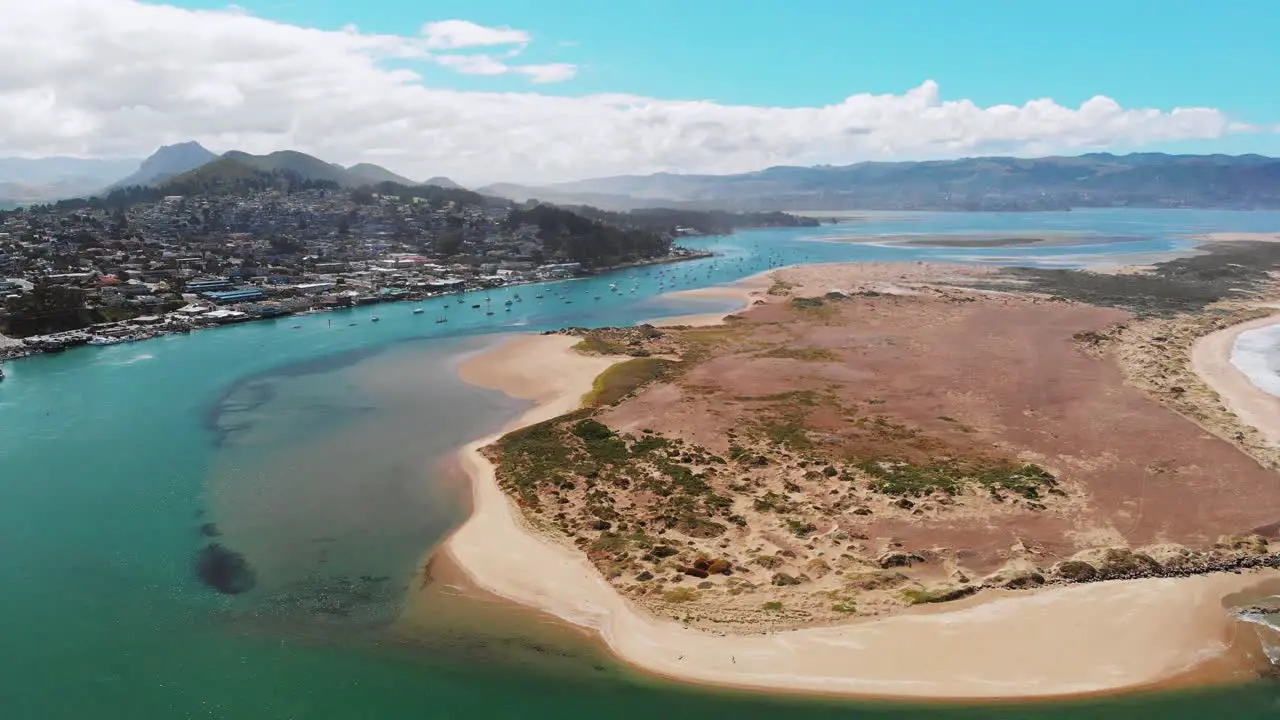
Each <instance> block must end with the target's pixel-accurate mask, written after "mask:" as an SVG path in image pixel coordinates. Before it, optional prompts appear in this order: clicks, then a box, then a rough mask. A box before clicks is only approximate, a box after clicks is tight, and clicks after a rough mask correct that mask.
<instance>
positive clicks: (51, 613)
mask: <svg viewBox="0 0 1280 720" xmlns="http://www.w3.org/2000/svg"><path fill="white" fill-rule="evenodd" d="M1211 230H1212V231H1229V230H1234V231H1258V232H1262V231H1277V230H1280V213H1229V212H1193V211H1161V212H1153V211H1081V212H1074V213H1038V214H925V215H916V216H888V215H875V216H871V217H869V218H868V219H867V220H865V221H864V222H863V223H862V224H859V225H856V226H855V225H842V226H837V227H835V228H832V227H823V228H821V229H786V230H758V231H749V232H743V233H739V234H737V235H734V236H731V237H727V238H713V239H706V240H700V241H698V242H697V243H696V244H697V245H699V246H701V247H706V248H709V249H712V250H715V251H716V252H717V253H719V254H720V255H719V257H717V258H714V259H709V260H700V261H694V262H689V263H683V264H679V265H672V266H665V267H654V268H645V269H638V270H635V271H628V272H626V273H622V274H620V275H616V276H613V277H600V278H592V279H588V280H576V281H569V282H564V283H558V284H554V285H541V286H527V287H522V288H518V289H514V290H510V291H497V292H493V293H490V294H489V301H488V302H486V300H485V294H484V293H471V294H469V295H467V296H466V297H465V298H464V303H462V304H458V303H457V302H456V301H455V300H454V299H442V300H434V301H429V302H425V303H421V307H423V308H424V310H425V312H424V313H423V314H422V315H416V316H415V315H412V314H411V313H410V308H411V307H412V306H410V305H407V304H399V305H383V306H377V307H372V308H359V309H354V310H350V311H344V312H338V313H331V314H323V315H314V316H307V317H301V318H285V319H281V320H279V321H273V322H264V323H255V324H248V325H240V326H235V327H229V328H222V329H218V330H211V331H204V332H199V333H193V334H192V335H190V336H172V337H166V338H161V339H158V340H154V341H149V342H146V343H140V344H134V345H121V346H112V347H106V348H87V347H86V348H79V349H74V350H71V351H68V352H67V353H65V354H62V355H53V356H44V357H37V358H29V359H25V360H22V361H17V362H11V363H6V366H5V369H6V372H7V374H8V375H9V378H8V379H7V380H6V381H5V382H4V383H3V384H0V540H3V547H4V549H5V557H4V560H3V562H0V582H2V583H3V588H4V592H5V595H4V597H5V602H4V604H3V606H2V607H3V612H2V613H0V642H2V643H3V646H2V647H3V652H0V708H3V710H2V711H0V712H2V713H3V714H2V715H0V716H2V717H5V718H10V717H12V718H22V719H25V718H36V719H44V718H50V719H57V720H61V719H62V718H152V717H154V718H169V717H207V718H247V719H249V718H367V717H392V716H395V717H415V718H449V717H456V718H464V717H465V718H472V717H504V718H505V717H521V718H525V717H528V718H542V717H547V718H550V717H652V716H654V715H655V714H660V715H664V716H667V717H703V718H705V717H720V716H734V717H770V718H776V717H779V716H784V717H857V718H865V717H954V718H972V717H1007V718H1013V717H1046V718H1048V717H1053V718H1057V717H1115V718H1121V717H1124V718H1132V717H1205V716H1208V715H1213V716H1216V717H1230V718H1250V717H1270V716H1273V715H1274V714H1275V713H1276V712H1277V711H1280V705H1278V704H1277V703H1278V702H1280V694H1277V692H1276V690H1275V689H1274V688H1273V687H1272V686H1271V685H1268V684H1256V685H1253V686H1249V687H1243V688H1233V689H1225V690H1213V691H1197V692H1191V693H1173V694H1170V693H1162V694H1153V695H1138V696H1131V697H1125V698H1116V699H1108V700H1104V701H1090V702H1069V703H1055V704H1042V705H1031V706H1026V705H1008V706H995V707H982V708H966V707H954V706H932V707H923V708H919V707H907V706H902V705H882V704H869V703H865V702H864V703H848V702H840V703H832V702H819V701H812V700H799V699H779V698H767V697H762V696H753V695H742V694H727V693H722V692H711V691H706V690H695V689H689V688H683V687H678V686H672V685H669V684H660V683H656V682H653V681H647V680H637V679H634V678H631V677H630V676H629V675H628V674H627V673H625V672H622V671H619V670H618V669H617V668H616V667H614V666H612V665H611V664H609V663H601V662H600V661H599V660H598V659H596V658H593V657H590V656H589V654H583V655H581V656H580V657H578V656H574V655H573V654H572V653H570V657H569V658H568V660H567V668H568V669H564V668H561V669H559V670H550V669H547V668H542V667H539V666H537V665H534V664H531V663H530V662H526V661H523V660H504V659H503V655H504V653H503V652H502V648H501V647H497V646H496V645H495V643H496V641H491V640H488V639H470V640H469V639H468V638H466V637H453V636H450V637H442V638H439V639H437V640H435V641H432V640H430V639H427V640H424V645H414V644H406V643H404V642H403V641H401V640H399V639H398V638H397V637H395V636H393V635H392V633H390V631H389V630H388V627H387V626H388V623H389V622H390V620H391V619H392V618H393V617H394V616H395V613H396V610H397V609H398V602H399V600H400V598H401V597H402V594H403V591H404V589H405V587H406V584H407V583H408V582H409V580H410V579H411V578H412V576H413V574H414V571H415V570H416V569H417V567H418V563H419V562H420V560H421V556H422V553H423V551H425V550H426V549H427V548H428V547H430V546H431V545H433V544H434V543H435V542H437V541H438V540H439V539H440V538H442V537H443V536H444V535H445V534H446V533H447V532H448V530H449V528H451V527H453V526H454V525H455V524H456V523H457V522H459V521H460V520H461V519H462V518H463V517H464V516H465V511H466V510H465V502H464V498H465V488H461V487H459V485H458V481H457V478H456V477H455V476H453V475H452V474H451V473H450V472H449V470H448V467H447V464H445V461H446V460H447V458H448V457H449V455H450V454H451V450H452V448H455V447H456V446H457V445H458V444H460V443H461V442H463V441H465V440H467V439H469V438H473V437H477V436H479V435H481V434H484V433H486V432H489V431H491V430H493V429H494V428H496V427H497V426H499V425H500V424H501V423H502V422H504V421H505V420H506V419H508V418H510V417H512V416H514V414H516V413H517V412H519V410H520V409H521V407H523V405H522V404H521V403H517V402H513V401H511V400H509V399H506V398H504V397H501V396H498V395H496V394H494V393H491V392H486V391H482V390H478V389H476V388H469V387H466V386H464V385H462V384H461V383H459V382H458V381H457V379H456V377H455V376H454V372H453V368H454V366H455V365H456V363H457V362H458V359H459V358H460V357H462V356H464V355H465V354H467V353H471V352H476V351H477V350H479V349H482V348H484V347H486V346H488V345H489V344H490V343H492V342H493V341H494V340H495V339H496V337H497V334H499V333H503V332H512V331H521V330H537V329H543V328H552V327H561V326H564V325H600V324H624V323H633V322H638V321H641V320H644V319H648V318H653V317H658V316H665V315H671V314H675V313H678V312H689V311H694V312H701V311H708V310H716V309H721V308H723V307H724V305H723V304H719V303H713V302H700V303H689V302H678V301H674V300H671V299H669V298H661V297H659V295H660V294H661V292H662V291H666V290H671V289H687V288H692V287H700V286H705V285H709V284H716V283H721V282H728V281H731V280H734V279H738V278H740V277H743V276H746V275H750V274H753V273H755V272H758V271H760V270H763V269H767V268H768V267H770V266H776V265H785V264H792V263H798V262H818V261H835V260H922V259H936V260H947V259H961V258H970V259H985V260H987V261H992V262H1010V261H1013V262H1019V263H1023V264H1034V263H1051V264H1056V263H1061V262H1066V263H1073V262H1079V261H1080V257H1079V256H1081V255H1090V256H1100V255H1108V256H1126V255H1133V254H1142V253H1152V252H1165V251H1169V250H1176V249H1179V248H1182V247H1185V245H1186V241H1185V240H1182V239H1180V237H1179V236H1180V235H1181V234H1185V233H1195V232H1204V231H1211ZM833 231H834V232H858V233H868V234H882V233H968V232H980V231H999V232H1007V231H1018V232H1029V233H1030V232H1036V231H1040V232H1050V231H1053V232H1059V231H1071V232H1089V233H1093V234H1094V235H1096V236H1097V239H1096V240H1086V241H1082V242H1080V243H1077V244H1073V245H1071V246H1067V247H1034V248H1030V249H1014V248H990V249H982V250H975V249H971V248H965V249H940V248H901V247H883V246H868V245H854V244H841V243H830V242H813V241H812V240H813V239H814V238H816V237H821V236H825V235H830V234H831V233H832V232H833ZM632 276H634V277H632ZM610 283H617V284H618V287H619V289H620V290H621V292H619V293H614V292H611V291H610V289H609V285H610ZM659 283H661V286H660V285H659ZM637 285H638V289H637V292H636V293H635V294H631V293H630V292H629V290H630V288H631V287H633V286H637ZM517 292H518V293H519V295H520V298H521V300H520V301H519V302H517V301H515V299H514V298H515V294H516V293H517ZM537 294H542V295H543V298H542V299H541V300H539V299H538V298H536V297H535V296H536V295H537ZM558 295H565V296H566V297H567V298H568V299H570V300H571V301H572V302H571V303H565V302H564V300H563V299H562V298H561V297H558ZM597 296H598V297H600V299H599V300H595V299H594V298H596V297H597ZM508 299H510V300H512V305H511V306H510V307H511V311H510V312H507V310H506V308H507V307H508V306H506V305H505V304H504V303H505V301H506V300H508ZM473 304H480V305H481V306H482V308H481V309H480V310H473V309H472V308H471V305H473ZM486 306H487V307H490V308H492V310H493V312H494V315H492V316H489V315H485V314H484V312H485V311H484V308H485V307H486ZM446 307H447V309H446ZM375 314H376V315H379V316H380V317H381V322H379V323H376V324H375V323H370V322H368V320H369V318H370V317H371V316H372V315H375ZM440 317H447V318H448V319H449V322H447V323H436V322H434V320H435V319H437V318H440ZM353 322H354V323H355V325H354V326H353V325H350V323H353ZM295 325H296V326H298V327H297V329H294V326H295ZM205 523H215V524H216V525H217V528H218V531H219V532H220V533H221V535H220V537H219V538H218V540H219V541H221V542H223V543H225V544H226V545H227V546H228V547H232V548H233V549H236V550H238V551H240V552H243V553H244V554H245V556H246V557H247V558H248V559H249V561H250V562H251V563H252V564H253V566H254V569H255V571H256V574H257V578H258V585H257V586H256V587H255V588H254V590H253V591H252V592H250V593H248V594H246V595H243V596H236V597H227V596H220V595H217V594H214V593H212V592H211V591H209V590H207V589H206V588H204V587H203V586H202V585H201V584H200V583H198V582H197V581H196V580H195V579H194V577H193V574H192V572H191V562H192V557H193V555H194V554H195V552H196V551H198V550H199V548H201V547H202V546H203V545H204V543H205V542H207V539H206V538H204V537H202V535H201V531H200V528H201V525H203V524H205ZM362 578H364V579H362ZM353 587H355V589H354V590H353V589H352V588H353ZM334 597H339V600H341V602H340V603H339V605H340V607H337V608H336V610H335V608H334V607H331V606H329V605H326V603H330V602H332V601H333V598H334ZM321 606H323V607H325V608H327V609H326V610H325V611H323V612H318V611H317V607H321ZM331 610H333V612H330V611H331ZM499 644H500V643H499ZM491 645H492V647H491ZM922 651H927V649H922ZM979 651H980V650H979ZM550 664H551V663H548V665H550Z"/></svg>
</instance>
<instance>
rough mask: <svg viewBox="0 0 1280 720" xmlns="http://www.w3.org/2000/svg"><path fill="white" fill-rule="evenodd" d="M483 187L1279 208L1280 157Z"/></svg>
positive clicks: (838, 204) (568, 193)
mask: <svg viewBox="0 0 1280 720" xmlns="http://www.w3.org/2000/svg"><path fill="white" fill-rule="evenodd" d="M479 190H480V192H483V193H487V194H492V195H497V196H499V197H506V198H509V199H513V200H527V199H530V198H536V199H539V200H544V201H547V202H553V203H558V204H588V205H594V206H596V207H601V208H606V209H618V210H627V209H633V208H637V207H653V206H655V205H662V206H666V207H688V208H699V209H730V210H1062V209H1069V208H1078V207H1126V206H1133V207H1198V208H1235V209H1246V210H1247V209H1260V208H1280V159H1276V158H1270V157H1264V156H1261V155H1238V156H1231V155H1166V154H1163V153H1135V154H1131V155H1112V154H1109V153H1091V154H1087V155H1081V156H1078V157H1045V158H1034V159H1022V158H1012V157H981V158H966V159H962V160H940V161H931V162H863V163H857V164H854V165H845V166H816V167H792V166H780V167H772V168H768V169H765V170H760V171H757V172H750V173H742V174H737V175H678V174H672V173H658V174H655V175H624V176H617V177H607V178H598V179H594V180H584V181H579V182H570V183H558V184H553V185H547V186H542V187H532V186H522V185H512V184H498V185H490V186H488V187H484V188H480V189H479Z"/></svg>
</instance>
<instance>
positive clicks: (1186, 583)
mask: <svg viewBox="0 0 1280 720" xmlns="http://www.w3.org/2000/svg"><path fill="white" fill-rule="evenodd" d="M575 342H576V339H575V338H571V337H565V336H558V335H550V336H526V337H520V338H517V339H516V340H514V341H512V342H511V344H508V345H504V346H503V347H501V348H498V349H497V350H494V351H491V352H490V353H487V354H484V355H480V356H477V357H474V358H472V359H471V360H470V361H468V362H467V363H465V364H464V365H463V367H462V368H461V369H460V374H461V375H462V377H463V379H465V380H467V381H468V382H471V383H473V384H476V385H480V386H483V387H489V388H493V389H498V390H501V391H503V392H506V393H508V394H510V395H513V396H515V397H521V398H524V399H529V400H534V401H535V402H538V403H539V404H538V406H536V407H535V408H533V409H531V410H530V411H528V412H527V413H525V414H524V415H523V416H522V417H521V418H520V419H519V420H517V421H516V422H515V423H513V424H512V425H511V426H509V427H507V428H505V429H504V430H503V431H502V433H497V434H494V435H491V436H489V437H486V438H483V439H481V440H477V441H476V442H473V443H469V444H468V445H466V446H465V447H464V448H463V449H462V451H461V461H462V464H463V467H464V469H465V470H466V472H467V474H468V475H469V476H470V477H471V479H472V482H473V488H472V492H473V501H474V508H473V515H472V517H471V518H469V519H468V520H467V521H466V523H464V524H463V525H462V526H461V527H460V528H459V529H458V530H457V531H456V532H455V533H454V535H452V536H451V537H450V538H449V539H448V540H447V541H446V542H445V544H444V550H445V552H447V553H448V554H449V555H450V557H451V558H452V560H453V561H454V562H456V564H457V566H458V567H459V568H460V569H461V570H462V571H463V572H464V573H465V574H466V575H467V577H468V578H469V579H470V580H471V581H472V582H474V583H475V584H476V585H477V586H478V587H480V588H481V589H484V590H486V591H488V592H491V593H493V594H495V595H498V596H500V597H503V598H506V599H508V600H511V601H514V602H516V603H520V604H523V605H526V606H530V607H532V608H534V609H537V610H540V611H543V612H546V613H549V614H551V615H554V616H557V617H559V618H562V619H564V620H567V621H569V622H571V623H573V624H575V625H578V626H581V627H585V628H588V629H590V630H593V631H595V632H596V633H598V634H599V635H600V636H601V638H602V639H603V641H604V643H605V644H606V645H607V646H608V648H609V649H610V650H611V651H612V652H613V653H614V654H615V655H616V656H618V657H619V658H620V659H621V660H623V661H625V662H626V663H628V664H630V665H632V666H634V667H636V668H637V669H640V670H643V671H646V672H649V673H652V674H655V675H659V676H663V677H668V678H672V679H676V680H680V681H685V682H694V683H707V684H713V685H723V686H734V687H740V688H751V689H757V690H769V691H788V692H795V691H799V692H811V693H832V694H841V695H854V696H864V697H866V696H882V697H886V696H887V697H899V698H915V699H925V698H928V699H991V698H1001V699H1009V698H1023V699H1030V698H1046V697H1060V696H1065V695H1080V694H1092V693H1100V692H1116V691H1122V690H1130V689H1138V688H1142V687H1150V686H1152V685H1153V684H1159V683H1164V682H1173V681H1175V680H1176V679H1177V678H1179V677H1183V676H1186V675H1187V674H1188V673H1191V674H1194V675H1195V682H1208V681H1214V680H1217V681H1222V680H1226V679H1229V678H1232V677H1236V676H1235V675H1232V672H1235V671H1238V670H1239V666H1238V665H1235V666H1232V665H1231V663H1225V664H1223V660H1224V658H1225V657H1226V656H1228V655H1229V654H1230V653H1231V652H1232V651H1233V650H1234V649H1237V648H1236V645H1235V643H1234V642H1233V641H1229V640H1228V638H1230V637H1232V628H1233V623H1232V621H1231V620H1230V618H1229V617H1228V614H1227V613H1226V612H1225V611H1224V609H1223V607H1222V604H1221V600H1222V598H1224V597H1225V596H1226V595H1228V594H1230V593H1233V592H1239V591H1242V590H1245V589H1247V588H1249V587H1252V586H1254V585H1257V584H1258V583H1260V582H1261V581H1263V580H1264V579H1267V578H1271V577H1275V575H1274V574H1270V573H1256V574H1246V575H1234V574H1220V575H1209V576H1199V577H1192V578H1182V579H1176V580H1174V579H1150V580H1135V581H1119V582H1107V583H1095V584H1089V585H1080V586H1069V587H1059V588H1053V589H1048V590H1044V591H1039V592H1022V593H1000V594H997V593H990V594H989V595H990V597H991V599H990V600H989V601H986V602H981V603H976V604H974V605H972V606H966V607H963V608H960V609H951V608H947V609H941V608H939V609H937V610H935V611H933V612H928V613H912V614H903V615H897V616H893V617H890V618H887V619H876V620H870V621H863V622H859V623H856V624H850V625H841V626H831V627H814V628H806V629H800V630H790V631H784V632H777V633H772V634H767V635H745V636H726V635H717V634H713V633H708V632H703V631H698V630H692V629H687V628H685V627H682V626H681V625H680V624H679V623H676V622H674V621H670V620H665V619H660V618H657V617H654V616H652V615H650V614H649V613H647V612H646V611H645V610H643V609H641V608H639V607H637V606H635V605H634V604H632V603H631V602H629V601H628V600H627V599H626V598H624V597H623V596H622V595H620V594H618V593H617V592H616V591H615V590H614V589H613V587H612V586H611V585H609V583H608V582H607V581H605V579H604V578H602V577H601V576H600V575H599V574H598V572H597V571H596V569H595V568H594V567H593V566H591V564H590V563H589V562H588V561H587V559H586V558H585V557H584V556H582V555H581V553H579V552H578V551H577V550H576V549H575V548H572V547H569V546H567V545H562V544H560V543H558V542H556V541H554V540H552V539H550V538H548V537H546V536H543V535H540V534H538V533H537V532H536V531H535V530H533V529H531V528H530V527H529V525H528V521H527V520H526V519H525V518H524V517H523V515H522V514H521V512H520V511H519V509H518V508H516V507H515V505H514V504H513V503H512V502H511V501H510V500H509V498H508V497H507V495H506V494H505V492H503V490H502V489H501V488H500V487H499V486H498V484H497V481H496V477H495V474H494V467H493V465H492V464H491V463H489V461H488V460H487V459H486V458H485V457H484V456H483V455H482V454H481V453H480V450H481V448H483V447H484V446H486V445H488V444H490V443H492V442H493V441H495V440H496V439H498V438H499V437H501V435H502V434H503V433H505V432H509V431H511V430H513V429H515V428H518V427H522V426H525V425H529V424H532V423H536V422H540V421H542V420H546V419H550V418H552V417H556V416H558V415H560V414H563V413H565V412H569V411H572V410H574V409H577V407H578V405H579V402H580V398H581V396H582V395H584V394H585V393H586V392H587V391H589V390H590V388H591V385H592V382H593V380H594V379H595V377H596V376H597V375H598V374H599V373H600V372H602V371H603V370H604V369H606V368H607V367H609V366H610V365H612V364H613V363H614V362H617V361H619V360H621V359H622V358H600V357H588V356H583V355H581V354H578V353H576V352H575V351H573V350H572V345H573V344H574V343H575ZM1215 661H1216V662H1215ZM1208 665H1214V666H1215V667H1216V666H1217V665H1223V668H1224V669H1222V670H1215V671H1213V672H1209V673H1207V675H1208V676H1206V674H1205V673H1197V672H1195V670H1196V669H1197V668H1200V667H1208ZM1227 666H1231V667H1232V668H1233V669H1232V670H1226V669H1225V668H1226V667H1227ZM781 669H785V671H786V672H781V671H780V670H781Z"/></svg>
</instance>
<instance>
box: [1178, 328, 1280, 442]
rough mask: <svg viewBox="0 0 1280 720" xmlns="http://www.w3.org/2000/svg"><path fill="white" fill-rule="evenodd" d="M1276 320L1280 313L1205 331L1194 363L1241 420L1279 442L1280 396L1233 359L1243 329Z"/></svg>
mask: <svg viewBox="0 0 1280 720" xmlns="http://www.w3.org/2000/svg"><path fill="white" fill-rule="evenodd" d="M1277 323H1280V314H1277V315H1273V316H1271V317H1264V318H1259V319H1257V320H1252V321H1250V322H1246V323H1241V324H1239V325H1232V326H1231V327H1229V328H1225V329H1223V330H1219V331H1218V332H1215V333H1212V334H1210V335H1206V336H1205V337H1203V338H1201V339H1200V340H1198V341H1197V342H1196V344H1195V345H1194V346H1193V347H1192V350H1191V366H1192V368H1193V369H1194V370H1195V372H1196V373H1197V374H1198V375H1199V376H1200V377H1201V378H1202V379H1203V380H1204V381H1205V383H1206V384H1208V385H1209V387H1211V388H1213V390H1214V391H1216V392H1217V393H1218V395H1219V397H1221V398H1222V402H1223V403H1225V404H1226V406H1227V407H1228V408H1229V409H1230V410H1231V411H1232V412H1234V413H1235V414H1236V415H1237V416H1238V417H1239V418H1240V420H1242V421H1243V422H1244V423H1245V424H1246V425H1250V426H1252V427H1254V428H1256V429H1257V430H1258V431H1259V432H1261V433H1262V435H1263V437H1265V438H1266V440H1267V441H1268V442H1269V443H1270V444H1272V445H1276V446H1280V398H1277V397H1275V396H1274V395H1270V394H1268V393H1266V392H1264V391H1262V390H1260V389H1259V388H1258V387H1257V386H1255V385H1254V384H1253V383H1252V382H1250V381H1249V378H1248V376H1246V375H1245V374H1244V373H1242V372H1240V370H1239V369H1237V368H1236V367H1235V366H1234V365H1233V364H1232V363H1231V353H1232V350H1233V348H1234V347H1235V343H1236V339H1237V338H1238V337H1240V334H1241V333H1243V332H1246V331H1248V330H1253V329H1255V328H1263V327H1267V326H1268V325H1275V324H1277Z"/></svg>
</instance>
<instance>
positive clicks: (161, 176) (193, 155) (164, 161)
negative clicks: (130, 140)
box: [113, 140, 218, 187]
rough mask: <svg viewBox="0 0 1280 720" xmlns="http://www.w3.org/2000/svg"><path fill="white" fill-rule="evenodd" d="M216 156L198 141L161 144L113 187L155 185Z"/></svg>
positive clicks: (214, 158)
mask: <svg viewBox="0 0 1280 720" xmlns="http://www.w3.org/2000/svg"><path fill="white" fill-rule="evenodd" d="M217 159H218V156H217V155H214V154H213V153H211V152H209V151H208V150H206V149H205V147H204V146H203V145H201V144H200V143H198V142H196V141H194V140H189V141H187V142H181V143H176V144H173V145H162V146H160V148H159V149H158V150H156V151H155V152H153V153H151V156H150V157H148V158H147V159H146V160H143V161H142V164H141V165H139V166H138V169H137V171H135V172H134V173H133V174H132V175H130V176H129V177H127V178H125V179H123V180H121V181H119V182H117V183H115V185H113V187H129V186H131V185H157V184H159V183H161V182H163V181H165V180H167V179H168V178H171V177H173V176H174V175H181V174H182V173H184V172H188V171H190V170H195V169H196V168H198V167H200V166H201V165H204V164H206V163H208V162H211V161H213V160H217Z"/></svg>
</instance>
